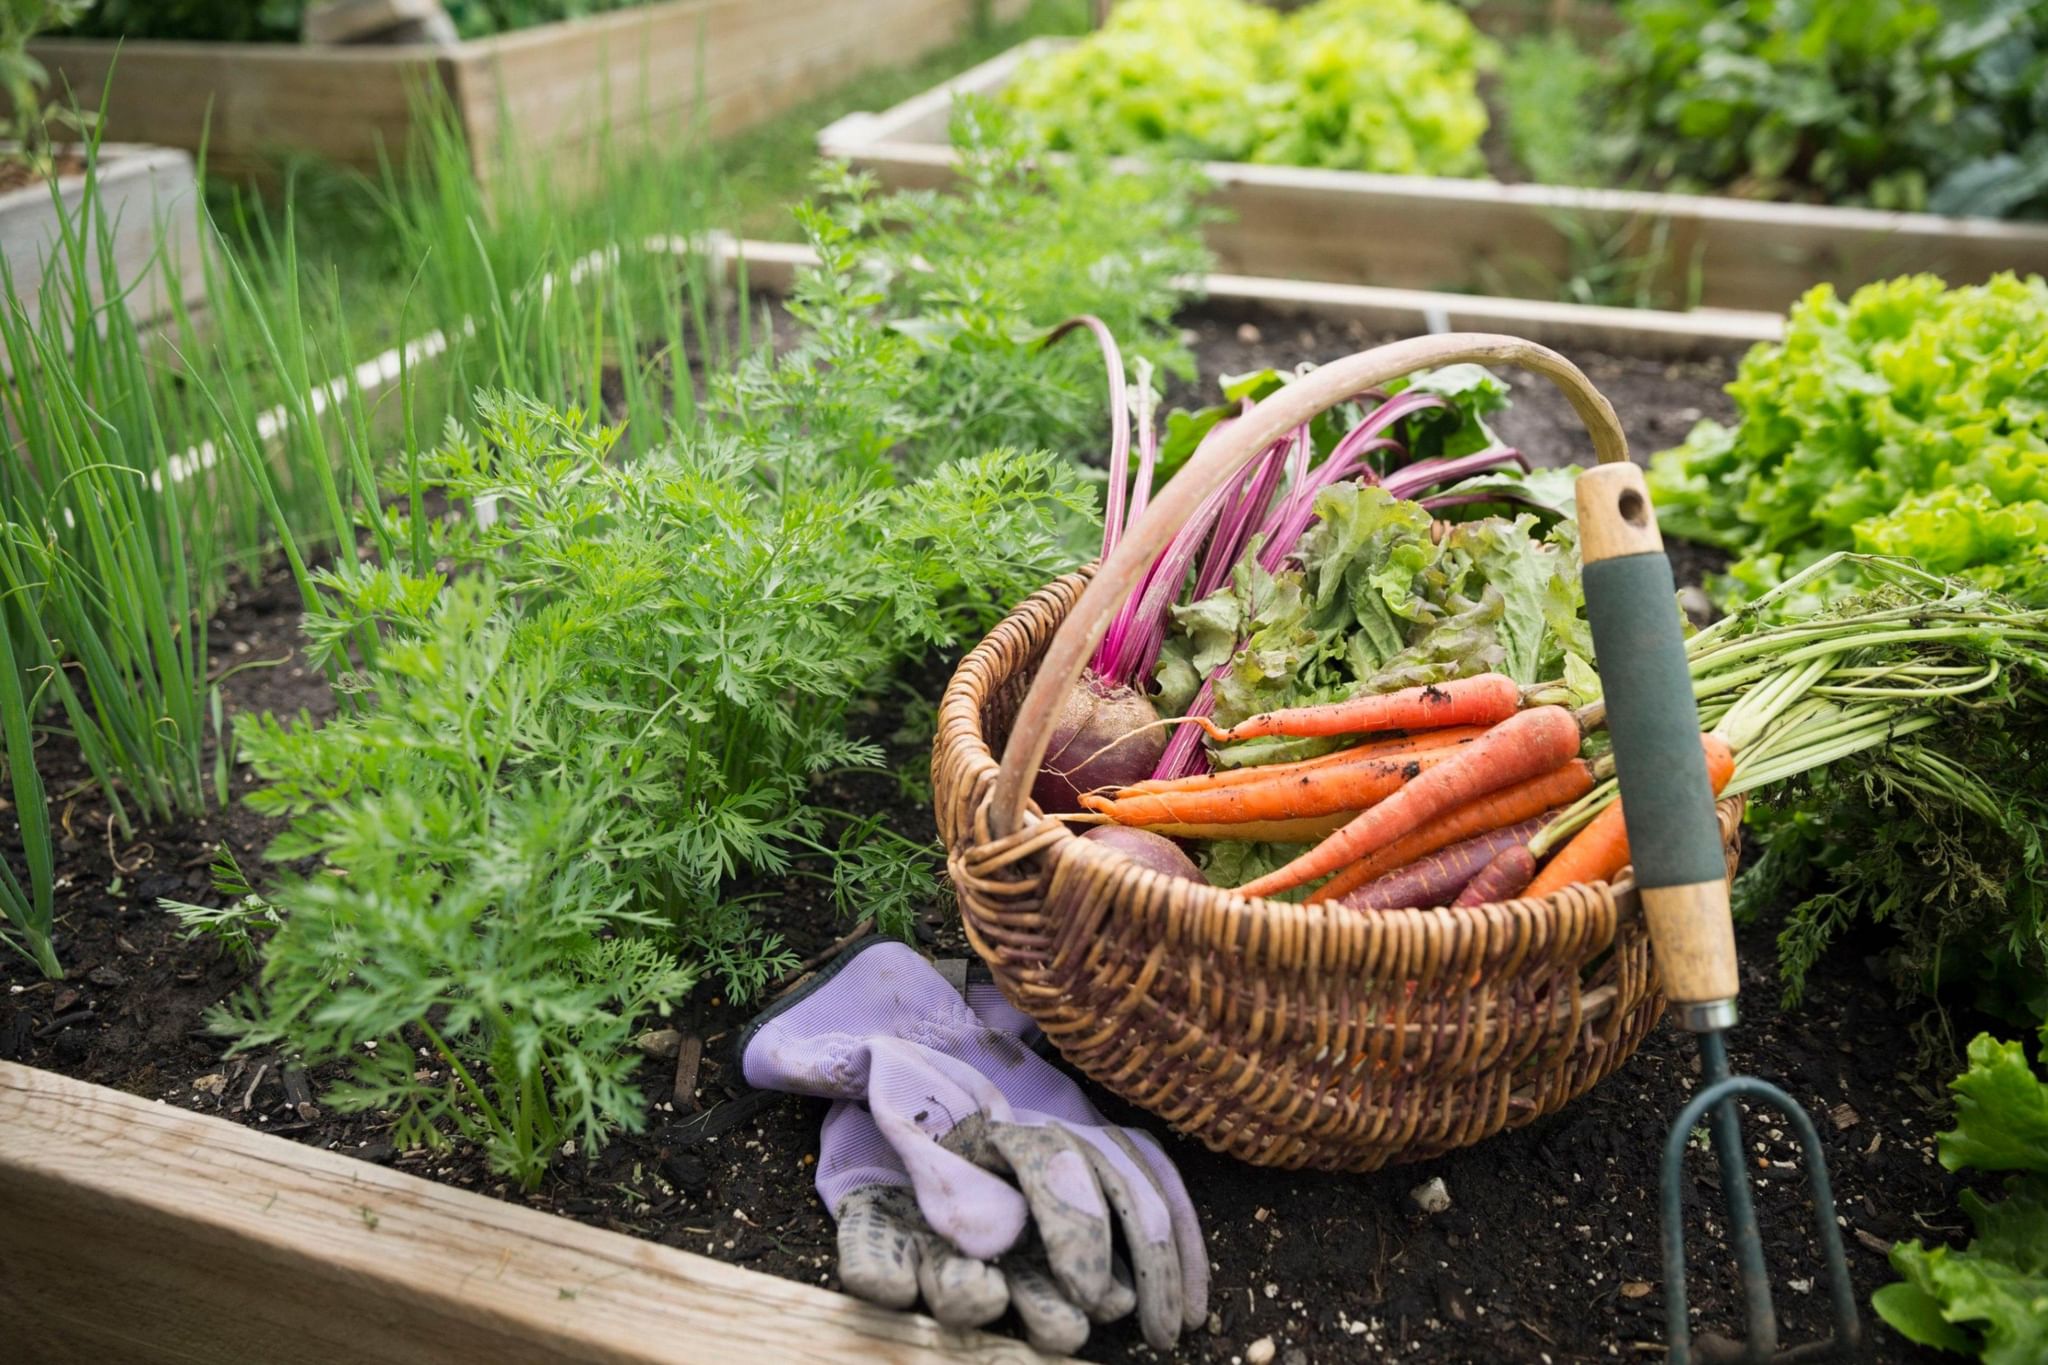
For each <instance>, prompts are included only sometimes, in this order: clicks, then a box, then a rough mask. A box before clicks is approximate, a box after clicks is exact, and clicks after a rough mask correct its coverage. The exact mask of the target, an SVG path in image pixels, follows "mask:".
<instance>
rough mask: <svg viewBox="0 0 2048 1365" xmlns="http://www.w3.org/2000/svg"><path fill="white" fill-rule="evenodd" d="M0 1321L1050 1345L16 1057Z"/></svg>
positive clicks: (394, 1345)
mask: <svg viewBox="0 0 2048 1365" xmlns="http://www.w3.org/2000/svg"><path fill="white" fill-rule="evenodd" d="M0 1321H4V1322H6V1323H7V1324H9V1327H8V1339H9V1340H12V1341H13V1342H15V1347H14V1348H12V1349H16V1350H21V1351H23V1352H25V1354H24V1355H23V1356H22V1357H21V1358H23V1359H29V1360H37V1361H42V1362H62V1361H72V1360H78V1361H86V1360H92V1361H99V1360H107V1359H120V1360H124V1361H137V1362H154V1361H163V1362H190V1361H193V1360H229V1359H232V1360H240V1361H262V1360H321V1361H349V1360H378V1361H419V1362H432V1361H448V1360H458V1359H459V1360H485V1359H491V1358H499V1359H505V1360H519V1361H555V1360H560V1361H570V1360H575V1361H630V1362H669V1361H684V1360H704V1359H713V1358H717V1357H719V1356H720V1355H721V1354H724V1353H733V1352H748V1353H751V1358H753V1359H760V1360H785V1359H802V1360H816V1361H846V1362H854V1361H875V1360H888V1361H902V1362H914V1361H973V1362H982V1363H985V1365H995V1362H1020V1363H1021V1362H1033V1361H1038V1360H1040V1359H1042V1357H1040V1356H1038V1355H1037V1354H1036V1353H1035V1352H1033V1351H1032V1350H1031V1349H1030V1348H1029V1347H1028V1346H1026V1345H1024V1344H1023V1343H1022V1342H1018V1341H1011V1340H1008V1339H1006V1338H1001V1337H994V1336H989V1335H987V1334H984V1333H976V1332H953V1331H949V1330H947V1329H945V1328H942V1327H940V1326H939V1325H938V1324H937V1323H935V1322H933V1321H932V1320H931V1319H930V1318H927V1317H923V1316H921V1315H915V1314H909V1313H892V1312H887V1311H884V1310H882V1309H878V1308H875V1307H872V1306H871V1305H868V1304H864V1303H861V1302H859V1301H857V1300H854V1299H851V1298H848V1297H847V1296H845V1295H843V1294H838V1293H834V1292H832V1291H830V1290H826V1289H821V1288H817V1287H814V1286H808V1285H801V1284H797V1283H795V1282H794V1281H790V1280H783V1279H778V1278H776V1277H774V1276H771V1275H766V1274H762V1273H760V1272H758V1271H752V1270H747V1269H744V1268H742V1267H739V1266H733V1265H728V1264H725V1263H724V1262H721V1261H716V1260H713V1259H711V1258H709V1257H705V1256H698V1255H693V1254H691V1253H689V1252H685V1251H678V1250H675V1249H673V1248H670V1247H665V1246H661V1245H659V1244H657V1243H653V1242H647V1241H642V1240H640V1239H637V1238H633V1237H628V1236H624V1235H622V1234H619V1233H614V1232H607V1231H604V1230H602V1229H598V1228H593V1227H587V1226H585V1225H583V1224H580V1223H574V1222H571V1221H569V1220H568V1219H565V1218H559V1217H556V1216H555V1215H552V1214H548V1213H542V1212H539V1211H537V1210H534V1209H530V1208H526V1207H523V1206H520V1205H517V1204H509V1203H504V1202H501V1201H499V1200H496V1199H491V1198H488V1197H486V1196H484V1195H480V1194H475V1193H471V1192H469V1191H466V1190H458V1189H454V1188H451V1187H447V1186H442V1185H436V1184H433V1183H432V1182H430V1181H426V1180H422V1179H420V1178H418V1177H416V1176H411V1175H406V1174H404V1173H402V1172H398V1171H393V1170H388V1169H386V1168H384V1167H381V1166H375V1165H371V1164H370V1163H368V1162H363V1161H357V1160H355V1159H354V1158H352V1157H348V1156H344V1155H341V1154H339V1153H336V1152H329V1151H324V1150H322V1149H320V1148H316V1147H309V1146H305V1145H302V1144H299V1143H294V1142H291V1141H288V1140H286V1139H284V1138H279V1137H273V1136H271V1135H269V1134H267V1133H262V1132H257V1131H255V1130H253V1129H249V1128H244V1127H242V1126H240V1125H238V1124H233V1123H229V1122H227V1121H226V1120H224V1119H217V1118H212V1117H209V1116H206V1115H203V1114H195V1113H192V1112H189V1111H187V1110H183V1109H178V1108H175V1107H172V1106H169V1105H165V1104H161V1103H154V1102H151V1101H148V1100H143V1099H139V1098H137V1097H135V1096H133V1095H127V1094H123V1093H122V1092H120V1091H117V1090H110V1089H108V1088H106V1087H104V1086H98V1085H91V1084H88V1083H86V1082H84V1081H77V1080H72V1079H70V1078H68V1077H63V1076H58V1075H55V1074H53V1073H51V1072H47V1071H40V1070H37V1069H35V1068H32V1067H26V1066H21V1065H19V1064H16V1063H11V1062H0Z"/></svg>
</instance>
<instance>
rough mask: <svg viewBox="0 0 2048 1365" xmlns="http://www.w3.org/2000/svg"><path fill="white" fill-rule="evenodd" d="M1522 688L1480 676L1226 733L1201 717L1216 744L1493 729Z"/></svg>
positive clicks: (1277, 717)
mask: <svg viewBox="0 0 2048 1365" xmlns="http://www.w3.org/2000/svg"><path fill="white" fill-rule="evenodd" d="M1521 704H1522V688H1521V685H1520V684H1519V683H1517V682H1516V681H1515V680H1514V679H1513V678H1509V677H1505V676H1503V675H1502V674H1499V673H1481V674H1479V675H1478V676H1476V677H1471V678H1457V679H1454V680H1453V681H1451V682H1447V683H1431V684H1429V685H1428V686H1426V687H1404V688H1402V689H1401V690H1400V691H1398V692H1383V693H1381V694H1379V695H1378V696H1373V697H1353V698H1351V699H1350V700H1349V701H1338V702H1330V703H1327V704H1326V705H1322V706H1289V707H1285V708H1283V709H1281V710H1278V711H1264V712H1261V713H1260V714H1258V715H1256V716H1250V717H1247V718H1246V719H1244V720H1241V721H1239V722H1238V723H1237V724H1235V725H1233V726H1231V727H1230V728H1229V729H1228V730H1226V729H1223V728H1222V727H1221V726H1219V725H1217V724H1216V722H1215V721H1213V720H1210V719H1209V718H1208V717H1207V716H1202V717H1200V718H1199V719H1200V724H1201V726H1202V728H1203V729H1204V730H1205V731H1207V732H1208V735H1209V738H1211V739H1213V740H1217V741H1219V742H1225V743H1227V742H1229V741H1230V740H1235V739H1261V738H1264V737H1265V736H1267V735H1349V734H1361V733H1364V732H1366V731H1369V730H1433V729H1437V728H1440V727H1442V726H1446V725H1496V724H1498V723H1499V722H1501V721H1504V720H1506V719H1507V718H1508V717H1509V716H1512V715H1513V714H1515V711H1516V710H1517V709H1518V708H1519V707H1520V706H1521Z"/></svg>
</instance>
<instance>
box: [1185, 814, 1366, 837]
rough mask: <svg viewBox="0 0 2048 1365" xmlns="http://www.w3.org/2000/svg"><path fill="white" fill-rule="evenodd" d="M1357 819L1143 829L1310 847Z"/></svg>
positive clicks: (1344, 816) (1307, 817) (1338, 817)
mask: <svg viewBox="0 0 2048 1365" xmlns="http://www.w3.org/2000/svg"><path fill="white" fill-rule="evenodd" d="M1357 818H1358V812H1357V811H1355V810H1339V811H1332V812H1330V813H1329V814H1328V815H1304V816H1300V817H1297V818H1296V819H1292V820H1244V821H1240V822H1237V823H1234V824H1215V825H1188V824H1164V825H1146V826H1145V828H1146V829H1149V830H1151V831H1152V832H1153V833H1154V834H1164V835H1165V836H1166V837H1167V838H1169V839H1241V840H1244V841H1245V842H1247V843H1260V844H1313V843H1315V842H1316V841H1317V840H1319V839H1325V838H1328V837H1329V836H1330V835H1332V834H1335V833H1336V832H1337V831H1338V830H1340V829H1342V828H1344V826H1346V825H1348V824H1350V823H1351V822H1352V821H1353V820H1355V819H1357Z"/></svg>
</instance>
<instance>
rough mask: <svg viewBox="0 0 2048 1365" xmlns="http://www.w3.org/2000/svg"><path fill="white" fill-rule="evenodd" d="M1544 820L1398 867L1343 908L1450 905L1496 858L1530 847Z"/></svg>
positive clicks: (1482, 836)
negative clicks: (1512, 849) (1519, 847)
mask: <svg viewBox="0 0 2048 1365" xmlns="http://www.w3.org/2000/svg"><path fill="white" fill-rule="evenodd" d="M1543 823H1544V817H1543V816H1540V815H1539V816H1537V817H1536V818H1535V819H1533V820H1524V821H1522V822H1521V823H1520V824H1518V825H1509V826H1508V827H1507V828H1505V829H1493V830H1488V831H1487V832H1486V833H1484V834H1475V835H1474V836H1472V837H1471V838H1470V839H1464V840H1461V841H1460V842H1458V843H1455V844H1452V845H1451V846H1450V847H1449V848H1446V849H1444V850H1442V851H1441V852H1438V853H1432V854H1430V855H1429V856H1428V857H1427V858H1417V859H1416V860H1415V861H1414V862H1412V863H1410V864H1408V866H1406V867H1397V868H1395V869H1394V870H1393V871H1392V872H1389V873H1387V874H1386V875H1385V876H1383V877H1381V878H1379V879H1378V880H1376V881H1370V882H1367V883H1366V884H1365V885H1364V886H1361V887H1359V888H1358V889H1357V890H1356V891H1354V892H1352V893H1351V894H1350V895H1348V896H1346V897H1345V898H1344V900H1343V902H1342V903H1343V904H1344V905H1347V906H1349V907H1350V908H1351V909H1353V910H1405V909H1408V908H1409V907H1411V906H1413V907H1428V906H1435V905H1449V904H1450V903H1451V901H1452V900H1453V899H1454V898H1455V897H1456V896H1457V894H1458V893H1459V892H1460V891H1462V890H1464V888H1465V884H1466V883H1467V882H1469V881H1471V880H1472V879H1473V878H1474V877H1476V876H1478V875H1479V872H1480V869H1482V868H1484V867H1485V866H1486V865H1487V864H1488V863H1490V862H1492V861H1493V858H1494V855H1495V854H1497V853H1499V852H1500V851H1501V850H1502V849H1504V848H1510V847H1513V846H1514V845H1516V844H1527V843H1528V842H1529V840H1530V839H1531V838H1533V837H1534V836H1535V834H1536V831H1537V830H1539V829H1542V828H1543Z"/></svg>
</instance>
